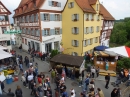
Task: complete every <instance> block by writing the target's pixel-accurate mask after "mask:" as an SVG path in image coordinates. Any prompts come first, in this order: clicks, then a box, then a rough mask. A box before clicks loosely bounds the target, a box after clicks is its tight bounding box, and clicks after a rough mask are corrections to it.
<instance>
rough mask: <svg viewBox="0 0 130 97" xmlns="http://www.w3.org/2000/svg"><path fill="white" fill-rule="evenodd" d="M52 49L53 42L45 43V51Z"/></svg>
mask: <svg viewBox="0 0 130 97" xmlns="http://www.w3.org/2000/svg"><path fill="white" fill-rule="evenodd" d="M51 50H52V43H48V44H46V45H45V51H46V52H47V53H50V52H51Z"/></svg>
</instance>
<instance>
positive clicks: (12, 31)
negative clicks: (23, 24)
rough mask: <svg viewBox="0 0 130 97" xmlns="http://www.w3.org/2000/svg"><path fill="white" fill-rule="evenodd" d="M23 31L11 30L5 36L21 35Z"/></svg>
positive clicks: (5, 32)
mask: <svg viewBox="0 0 130 97" xmlns="http://www.w3.org/2000/svg"><path fill="white" fill-rule="evenodd" d="M21 32H22V31H21V30H9V31H4V34H21Z"/></svg>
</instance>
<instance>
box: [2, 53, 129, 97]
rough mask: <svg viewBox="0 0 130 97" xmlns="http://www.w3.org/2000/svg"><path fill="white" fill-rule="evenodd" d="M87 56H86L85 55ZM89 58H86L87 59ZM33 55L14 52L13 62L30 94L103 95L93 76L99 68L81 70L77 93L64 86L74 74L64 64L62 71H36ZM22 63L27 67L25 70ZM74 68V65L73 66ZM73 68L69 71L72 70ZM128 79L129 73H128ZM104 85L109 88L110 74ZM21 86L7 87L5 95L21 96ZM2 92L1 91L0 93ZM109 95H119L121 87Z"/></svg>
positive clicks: (53, 96)
mask: <svg viewBox="0 0 130 97" xmlns="http://www.w3.org/2000/svg"><path fill="white" fill-rule="evenodd" d="M87 56H89V55H87ZM86 58H87V57H86ZM89 59H90V58H88V60H89ZM34 61H35V60H34V56H32V55H30V57H28V56H25V58H23V57H22V55H16V53H14V57H13V62H14V65H15V66H16V68H15V69H18V68H19V70H20V75H21V78H20V79H21V81H22V83H23V86H24V87H25V88H28V89H30V95H31V96H34V97H44V96H45V97H105V96H104V93H103V91H102V89H101V88H98V87H96V86H95V78H97V77H98V76H99V72H100V68H99V67H97V68H95V67H90V70H87V72H86V70H85V69H84V70H82V72H81V74H80V75H79V78H78V83H79V87H82V88H81V91H82V92H81V93H77V92H76V90H75V89H74V88H71V89H70V92H68V91H67V90H69V89H68V88H67V86H66V80H67V79H72V80H75V74H74V73H72V74H71V75H69V74H68V72H67V71H68V70H66V69H67V68H66V67H65V66H63V68H62V72H61V73H59V72H57V69H56V68H55V67H54V68H52V69H50V70H49V71H48V72H50V75H48V74H46V73H44V72H40V73H39V72H38V63H35V62H34ZM23 65H25V66H26V67H27V69H26V70H25V69H24V68H23ZM17 67H18V68H17ZM74 68H75V67H74ZM74 68H73V69H72V70H71V72H74ZM119 76H120V77H122V78H124V79H125V78H126V77H124V76H125V75H124V71H123V70H122V71H121V73H120V75H119ZM127 78H128V77H127ZM129 80H130V75H129ZM105 81H106V85H105V86H104V87H105V88H106V89H108V88H109V83H110V74H108V75H106V76H105ZM52 85H55V89H54V91H55V93H54V91H53V89H52V87H54V86H52ZM0 86H1V88H0V89H1V90H2V92H5V91H4V83H3V82H1V81H0ZM20 87H21V86H17V88H16V90H15V92H14V93H13V92H12V91H11V88H9V89H8V93H7V95H9V96H10V97H14V96H15V95H16V97H23V91H22V89H21V88H20ZM0 94H2V93H0ZM111 97H121V89H120V88H114V89H113V91H112V92H111Z"/></svg>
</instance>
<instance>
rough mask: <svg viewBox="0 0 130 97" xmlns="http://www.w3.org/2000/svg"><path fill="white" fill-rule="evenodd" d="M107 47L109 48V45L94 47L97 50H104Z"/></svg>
mask: <svg viewBox="0 0 130 97" xmlns="http://www.w3.org/2000/svg"><path fill="white" fill-rule="evenodd" d="M107 48H108V47H107V46H96V47H94V50H96V51H104V50H105V49H107Z"/></svg>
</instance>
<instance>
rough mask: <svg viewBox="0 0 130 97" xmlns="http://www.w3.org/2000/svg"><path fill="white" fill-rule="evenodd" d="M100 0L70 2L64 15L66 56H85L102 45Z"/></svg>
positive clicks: (63, 39)
mask: <svg viewBox="0 0 130 97" xmlns="http://www.w3.org/2000/svg"><path fill="white" fill-rule="evenodd" d="M99 9H100V3H99V0H68V1H67V3H66V6H65V8H64V10H63V13H62V28H63V32H62V43H63V48H64V53H65V54H70V55H78V56H83V55H84V54H85V52H89V53H92V50H93V48H94V47H95V46H98V45H100V43H99V37H100V28H101V25H102V22H101V16H100V14H99Z"/></svg>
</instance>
